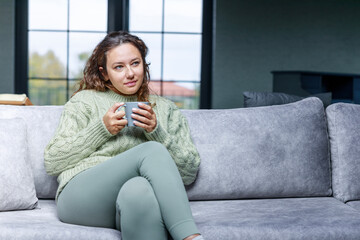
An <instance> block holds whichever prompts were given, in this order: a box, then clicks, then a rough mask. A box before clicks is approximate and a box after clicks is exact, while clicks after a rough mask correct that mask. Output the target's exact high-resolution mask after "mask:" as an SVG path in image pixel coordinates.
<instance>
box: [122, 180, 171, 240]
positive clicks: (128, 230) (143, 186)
mask: <svg viewBox="0 0 360 240" xmlns="http://www.w3.org/2000/svg"><path fill="white" fill-rule="evenodd" d="M116 209H117V216H116V219H117V224H116V225H117V226H120V225H121V231H122V237H123V239H156V240H167V239H168V233H167V230H166V227H165V225H164V222H163V220H162V217H161V213H160V208H159V203H158V201H157V199H156V197H155V194H154V190H153V189H152V187H151V185H150V183H149V182H148V180H146V179H145V178H143V177H134V178H132V179H130V180H129V181H127V182H126V183H125V184H124V185H123V186H122V188H121V190H120V193H119V196H118V198H117V200H116Z"/></svg>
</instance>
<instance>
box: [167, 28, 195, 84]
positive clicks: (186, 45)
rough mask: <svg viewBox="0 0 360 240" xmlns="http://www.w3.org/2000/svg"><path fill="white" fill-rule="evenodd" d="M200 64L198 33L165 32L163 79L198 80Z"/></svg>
mask: <svg viewBox="0 0 360 240" xmlns="http://www.w3.org/2000/svg"><path fill="white" fill-rule="evenodd" d="M200 64H201V35H200V34H199V35H193V34H191V35H185V34H165V38H164V80H190V81H200V66H201V65H200Z"/></svg>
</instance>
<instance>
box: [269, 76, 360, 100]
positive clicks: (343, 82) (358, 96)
mask: <svg viewBox="0 0 360 240" xmlns="http://www.w3.org/2000/svg"><path fill="white" fill-rule="evenodd" d="M271 73H272V74H273V92H283V93H288V94H293V95H298V96H303V97H306V96H309V95H311V94H317V93H325V92H331V93H332V102H333V103H334V102H348V103H360V75H356V74H341V73H326V72H311V71H272V72H271Z"/></svg>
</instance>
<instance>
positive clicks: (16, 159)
mask: <svg viewBox="0 0 360 240" xmlns="http://www.w3.org/2000/svg"><path fill="white" fill-rule="evenodd" d="M26 160H27V139H26V124H25V122H24V120H23V119H21V118H15V119H0V211H10V210H21V209H33V208H35V207H36V205H37V202H38V199H37V197H36V191H35V185H34V179H33V176H32V171H31V167H30V164H28V163H27V161H26Z"/></svg>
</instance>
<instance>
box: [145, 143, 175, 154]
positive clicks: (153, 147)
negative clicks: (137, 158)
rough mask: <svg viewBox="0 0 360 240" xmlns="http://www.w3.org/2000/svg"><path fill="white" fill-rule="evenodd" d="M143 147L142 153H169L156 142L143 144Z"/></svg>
mask: <svg viewBox="0 0 360 240" xmlns="http://www.w3.org/2000/svg"><path fill="white" fill-rule="evenodd" d="M141 147H142V148H143V149H142V151H147V152H149V153H157V154H159V153H169V152H168V150H167V148H166V147H165V146H164V145H162V144H161V143H159V142H155V141H149V142H145V143H142V144H141Z"/></svg>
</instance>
